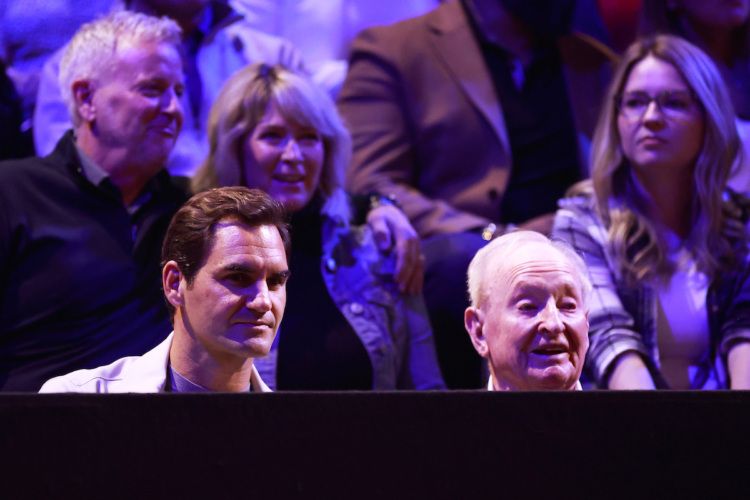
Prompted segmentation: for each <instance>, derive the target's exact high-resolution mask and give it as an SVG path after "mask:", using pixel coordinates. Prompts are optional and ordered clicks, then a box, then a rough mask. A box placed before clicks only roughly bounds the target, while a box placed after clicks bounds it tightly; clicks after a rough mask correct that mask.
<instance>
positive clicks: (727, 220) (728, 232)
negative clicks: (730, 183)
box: [722, 193, 750, 240]
mask: <svg viewBox="0 0 750 500" xmlns="http://www.w3.org/2000/svg"><path fill="white" fill-rule="evenodd" d="M722 210H723V211H724V216H725V217H724V227H723V228H722V233H723V235H724V236H726V237H727V238H729V239H733V240H742V239H744V237H745V234H746V233H747V231H748V228H747V220H748V213H750V198H748V197H746V196H742V195H739V194H734V195H729V194H728V193H727V195H726V196H724V203H723V204H722Z"/></svg>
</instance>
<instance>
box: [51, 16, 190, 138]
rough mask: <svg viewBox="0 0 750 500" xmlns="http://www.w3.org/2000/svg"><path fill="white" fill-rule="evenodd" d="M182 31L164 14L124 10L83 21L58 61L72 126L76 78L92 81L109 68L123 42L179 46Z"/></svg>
mask: <svg viewBox="0 0 750 500" xmlns="http://www.w3.org/2000/svg"><path fill="white" fill-rule="evenodd" d="M181 35H182V31H181V30H180V27H179V26H178V25H177V23H176V22H174V21H173V20H171V19H169V18H166V17H161V18H158V17H152V16H147V15H146V14H141V13H139V12H132V11H128V10H124V11H119V12H115V13H112V14H109V15H107V16H104V17H101V18H99V19H96V20H94V21H91V22H89V23H86V24H84V25H83V26H81V28H80V29H79V30H78V31H77V32H76V34H75V35H74V36H73V38H72V39H71V40H70V42H68V45H67V46H66V47H65V52H64V53H63V57H62V61H61V62H60V75H59V77H58V78H59V79H58V82H59V84H60V91H61V93H62V98H63V101H64V102H65V105H66V106H67V107H68V112H69V113H70V118H71V120H72V121H73V125H75V126H77V125H79V124H80V122H81V116H80V114H79V113H78V107H77V106H76V102H75V97H74V96H73V91H72V85H73V82H75V81H77V80H96V79H98V78H100V77H101V75H102V74H104V72H105V71H106V70H108V69H109V68H110V67H111V64H112V62H113V61H114V59H115V58H114V56H115V54H116V53H117V50H118V47H119V46H121V45H122V44H123V43H127V42H130V43H140V42H156V43H166V44H170V45H174V46H175V47H176V48H179V45H180V40H181Z"/></svg>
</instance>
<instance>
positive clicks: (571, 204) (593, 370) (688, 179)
mask: <svg viewBox="0 0 750 500" xmlns="http://www.w3.org/2000/svg"><path fill="white" fill-rule="evenodd" d="M738 147H739V139H738V137H737V131H736V128H735V125H734V112H733V109H732V104H731V101H730V98H729V95H728V92H727V90H726V88H725V86H724V83H723V81H722V78H721V75H720V73H719V72H718V70H717V69H716V66H715V65H714V64H713V62H712V61H711V59H710V58H708V56H706V55H705V54H704V53H703V52H701V51H700V50H699V49H698V48H697V47H695V46H693V45H691V44H690V43H688V42H686V41H684V40H682V39H680V38H677V37H673V36H666V35H662V36H657V37H654V38H646V39H643V40H641V41H638V42H636V43H634V44H633V45H631V46H630V48H629V49H628V50H627V52H626V54H625V56H624V58H623V61H622V62H621V65H620V67H619V68H618V71H617V73H616V75H615V77H614V80H613V82H612V84H611V87H610V89H609V94H608V97H607V101H606V103H605V105H604V106H603V109H602V114H601V116H600V120H599V123H598V126H597V130H596V134H595V136H594V142H593V149H592V179H591V180H590V181H585V182H584V183H582V184H579V185H577V186H574V188H572V189H571V192H570V193H569V196H568V198H566V199H564V200H562V201H561V208H560V210H559V211H558V213H557V216H556V219H555V226H554V232H553V234H554V235H555V236H557V237H559V238H562V239H564V240H566V241H568V242H569V243H570V244H571V245H573V247H574V248H576V249H577V250H578V251H579V252H580V253H581V255H582V256H583V258H584V260H585V262H586V264H587V266H588V270H589V274H590V278H591V281H592V283H593V286H594V292H593V294H592V299H591V311H590V317H589V319H590V322H591V329H590V342H591V344H590V349H589V353H588V357H587V374H588V376H589V377H590V378H592V379H593V381H594V382H595V383H596V384H597V385H598V386H599V387H602V388H610V389H654V388H673V389H710V388H717V389H718V388H736V389H740V388H742V389H746V388H748V387H750V281H749V280H750V278H749V276H750V267H749V266H748V259H747V238H746V234H745V231H742V230H741V231H737V228H738V227H742V226H741V225H740V224H739V222H738V221H737V220H732V216H729V215H727V214H728V213H731V212H732V210H731V208H730V207H729V204H728V201H729V200H732V199H733V198H736V197H738V196H739V195H737V194H735V193H733V192H731V191H729V190H728V189H727V187H726V186H727V179H728V177H729V173H730V170H731V167H732V163H733V162H734V160H735V156H736V154H737V151H738Z"/></svg>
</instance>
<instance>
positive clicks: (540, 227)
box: [518, 213, 555, 236]
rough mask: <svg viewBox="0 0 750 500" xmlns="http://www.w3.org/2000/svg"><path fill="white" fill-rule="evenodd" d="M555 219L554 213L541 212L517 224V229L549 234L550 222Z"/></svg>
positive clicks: (550, 231)
mask: <svg viewBox="0 0 750 500" xmlns="http://www.w3.org/2000/svg"><path fill="white" fill-rule="evenodd" d="M554 221H555V214H554V213H549V214H542V215H537V216H536V217H534V218H532V219H529V220H527V221H526V222H524V223H523V224H520V225H519V226H518V228H519V229H524V230H526V231H536V232H537V233H542V234H543V235H545V236H549V235H550V234H551V233H552V223H553V222H554Z"/></svg>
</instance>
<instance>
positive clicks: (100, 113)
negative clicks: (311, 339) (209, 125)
mask: <svg viewBox="0 0 750 500" xmlns="http://www.w3.org/2000/svg"><path fill="white" fill-rule="evenodd" d="M179 44H180V28H179V27H178V26H177V24H175V23H174V22H173V21H171V20H167V19H157V18H153V17H149V16H146V15H143V14H135V13H132V12H121V13H118V14H115V15H112V16H108V17H105V18H102V19H99V20H97V21H94V22H92V23H89V24H87V25H84V26H83V27H82V28H81V29H80V30H79V31H78V33H77V34H76V35H75V37H74V38H73V40H72V41H71V43H70V44H69V46H68V48H67V50H66V53H65V56H64V57H63V60H62V64H61V78H62V81H63V83H64V85H63V87H64V90H65V92H64V94H63V95H64V96H65V99H66V102H67V105H68V109H69V110H70V112H71V114H72V116H73V123H74V126H75V130H74V131H70V132H68V133H67V134H66V135H65V136H64V137H63V138H62V139H61V140H60V141H59V142H58V144H57V147H56V148H55V151H54V152H53V153H52V154H51V155H49V156H47V157H44V158H28V159H24V160H14V161H8V162H4V163H0V207H1V208H0V390H5V391H9V390H13V391H19V390H21V391H26V390H33V391H36V390H38V389H39V387H40V386H41V384H42V382H44V381H45V380H47V379H48V378H50V377H52V376H54V375H59V374H62V373H66V372H69V371H71V370H73V369H76V368H83V367H94V366H99V365H101V364H104V363H109V362H111V361H113V360H115V359H117V358H119V357H121V356H124V355H133V354H141V353H143V352H145V351H147V350H148V349H151V348H152V347H154V346H155V345H157V344H158V343H159V342H161V341H162V340H163V339H164V335H165V332H166V331H168V328H169V316H168V314H167V312H166V310H165V308H164V304H163V299H162V298H161V293H160V286H159V280H158V271H159V247H160V245H161V241H162V237H163V235H164V230H165V228H166V227H167V224H168V223H169V219H170V218H171V217H172V215H173V214H174V213H175V211H176V210H177V209H178V208H179V207H180V205H182V203H183V202H184V201H185V199H186V195H185V193H184V191H182V190H181V189H179V188H178V187H177V186H175V185H174V184H173V183H172V180H171V178H170V177H169V175H168V174H167V172H166V171H164V170H163V166H164V164H165V162H166V160H167V157H168V156H169V153H170V151H171V150H172V147H173V146H174V144H175V141H176V139H177V135H178V133H179V132H180V128H181V126H182V119H183V114H182V109H181V107H180V96H181V95H182V94H183V92H184V84H183V77H182V67H181V64H180V53H179Z"/></svg>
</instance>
